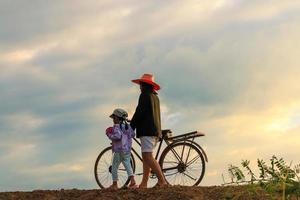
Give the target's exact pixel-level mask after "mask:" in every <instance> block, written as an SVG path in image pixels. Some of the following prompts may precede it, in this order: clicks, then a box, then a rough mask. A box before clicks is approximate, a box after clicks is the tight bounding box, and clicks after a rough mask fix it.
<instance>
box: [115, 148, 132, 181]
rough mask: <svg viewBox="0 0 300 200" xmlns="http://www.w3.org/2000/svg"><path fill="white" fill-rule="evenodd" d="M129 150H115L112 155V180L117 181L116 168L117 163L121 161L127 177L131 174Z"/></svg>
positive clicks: (117, 166) (117, 167)
mask: <svg viewBox="0 0 300 200" xmlns="http://www.w3.org/2000/svg"><path fill="white" fill-rule="evenodd" d="M130 157H131V153H130V152H115V153H114V155H113V162H112V170H111V173H112V179H113V181H118V169H119V165H120V164H121V163H123V165H124V167H125V169H126V171H127V175H128V177H130V176H133V170H132V167H131V164H130Z"/></svg>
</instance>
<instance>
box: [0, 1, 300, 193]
mask: <svg viewBox="0 0 300 200" xmlns="http://www.w3.org/2000/svg"><path fill="white" fill-rule="evenodd" d="M0 10H1V12H0V25H1V29H0V44H1V45H0V83H1V85H0V88H1V89H0V91H1V92H0V108H1V109H0V110H1V113H0V137H1V140H0V166H1V167H0V177H1V178H0V191H17V190H18V191H21V190H22V191H28V190H34V189H59V188H65V189H70V188H78V189H96V188H98V186H97V184H96V181H95V179H94V174H93V167H94V162H95V160H96V157H97V156H98V154H99V153H100V151H101V150H102V149H104V148H105V147H107V146H109V143H110V142H109V140H108V139H107V138H106V136H105V133H104V132H105V129H106V128H107V127H109V126H110V125H111V124H112V121H111V119H110V118H109V117H108V116H109V115H110V114H111V112H112V111H113V109H114V108H118V107H121V108H123V109H125V110H127V111H128V113H129V118H130V117H131V116H132V114H133V113H134V110H135V108H136V105H137V100H138V96H139V93H140V91H139V87H138V86H137V85H136V84H134V83H132V82H131V80H133V79H137V78H140V77H141V75H142V74H144V73H152V74H154V76H155V82H157V83H158V84H159V85H160V86H161V90H159V91H158V94H159V98H160V103H161V118H162V128H163V129H171V130H172V131H173V134H174V135H179V134H182V133H186V132H190V131H194V130H199V131H202V132H204V133H205V134H206V136H205V137H201V138H200V139H197V142H198V143H199V144H200V145H201V146H202V147H203V148H204V149H205V151H206V153H207V156H208V163H207V166H206V173H205V175H204V178H203V180H202V182H201V183H200V186H211V185H220V184H222V182H223V181H222V174H226V170H227V167H228V165H229V164H234V165H240V162H241V160H243V159H244V160H245V159H247V160H250V162H251V166H253V168H255V164H256V159H257V158H260V159H264V160H265V161H268V160H269V159H270V158H271V157H272V155H276V156H278V157H282V158H284V160H285V161H287V162H293V164H297V163H300V158H299V153H300V151H299V144H300V134H299V132H300V81H299V74H300V67H299V64H300V61H299V58H298V57H299V56H298V55H299V51H300V49H299V48H300V38H299V35H300V12H299V11H300V2H295V1H292V0H287V1H279V0H274V1H264V2H261V1H246V0H214V1H208V0H204V1H195V0H188V1H184V2H181V1H163V2H162V1H149V2H144V1H143V2H142V1H137V0H131V1H122V2H121V1H120V2H118V3H115V2H114V1H109V0H103V1H101V2H99V1H96V0H88V1H84V2H83V1H80V0H75V1H72V3H70V2H69V1H66V0H63V1H51V2H50V1H49V2H46V1H34V0H32V1H11V0H2V1H0Z"/></svg>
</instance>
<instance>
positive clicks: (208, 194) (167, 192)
mask: <svg viewBox="0 0 300 200" xmlns="http://www.w3.org/2000/svg"><path fill="white" fill-rule="evenodd" d="M0 199H1V200H23V199H24V200H63V199H67V200H68V199H77V200H79V199H80V200H100V199H101V200H121V199H125V200H140V199H149V200H161V199H168V200H175V199H181V200H187V199H194V200H222V199H224V200H225V199H232V200H233V199H240V200H243V199H245V200H248V199H270V195H268V194H267V193H265V192H264V191H262V190H260V189H255V191H253V190H249V188H246V187H243V186H239V187H233V186H229V187H221V186H210V187H183V186H173V187H168V188H150V189H135V190H133V189H120V190H117V191H112V190H108V189H105V190H100V189H99V190H77V189H72V190H64V189H61V190H34V191H32V192H3V193H0ZM272 199H280V197H279V196H277V197H275V198H274V197H273V198H272Z"/></svg>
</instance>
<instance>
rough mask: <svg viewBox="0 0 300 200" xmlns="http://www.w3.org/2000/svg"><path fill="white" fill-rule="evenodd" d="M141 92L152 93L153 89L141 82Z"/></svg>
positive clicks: (151, 86)
mask: <svg viewBox="0 0 300 200" xmlns="http://www.w3.org/2000/svg"><path fill="white" fill-rule="evenodd" d="M140 84H141V88H142V92H153V90H154V87H153V85H150V84H148V83H144V82H141V83H140Z"/></svg>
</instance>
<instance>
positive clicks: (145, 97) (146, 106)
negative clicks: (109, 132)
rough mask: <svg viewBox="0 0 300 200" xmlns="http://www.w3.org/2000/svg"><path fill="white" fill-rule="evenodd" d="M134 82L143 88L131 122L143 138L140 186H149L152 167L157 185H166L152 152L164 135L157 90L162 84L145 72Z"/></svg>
mask: <svg viewBox="0 0 300 200" xmlns="http://www.w3.org/2000/svg"><path fill="white" fill-rule="evenodd" d="M132 82H134V83H137V84H139V85H140V89H141V94H140V97H139V102H138V105H137V108H136V111H135V113H134V115H133V117H132V119H131V123H130V125H131V127H132V128H133V129H136V135H137V137H138V138H140V140H141V149H142V157H143V179H142V182H141V184H140V185H139V188H147V184H148V179H149V175H150V171H151V169H152V170H153V172H154V173H155V174H156V176H157V178H158V183H157V186H166V185H167V182H166V181H165V178H164V176H163V173H162V170H161V168H160V166H159V164H158V162H157V161H156V160H155V158H154V157H153V154H152V152H153V149H154V148H155V146H156V143H157V141H158V140H159V138H161V137H162V134H161V120H160V104H159V98H158V96H157V92H156V91H157V90H159V89H160V86H159V85H158V84H156V83H155V82H154V77H153V75H152V74H144V75H143V76H142V77H141V78H140V79H135V80H132Z"/></svg>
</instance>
